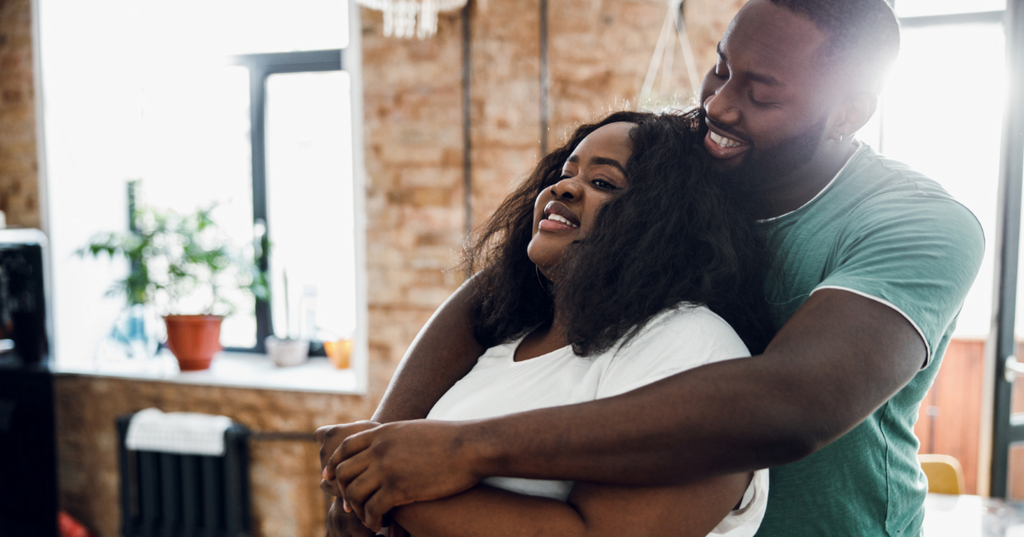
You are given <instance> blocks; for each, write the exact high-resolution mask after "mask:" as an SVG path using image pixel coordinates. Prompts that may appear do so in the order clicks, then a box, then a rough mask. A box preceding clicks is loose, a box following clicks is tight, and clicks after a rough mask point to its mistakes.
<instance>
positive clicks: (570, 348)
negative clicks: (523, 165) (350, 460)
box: [325, 112, 771, 537]
mask: <svg viewBox="0 0 1024 537" xmlns="http://www.w3.org/2000/svg"><path fill="white" fill-rule="evenodd" d="M696 119H697V117H696V113H695V112H689V113H684V114H661V115H658V114H649V113H638V112H618V113H615V114H612V115H610V116H608V117H607V118H605V119H604V120H602V121H600V122H598V123H596V124H593V125H585V126H582V127H580V128H579V129H577V130H576V132H575V133H574V134H573V136H572V137H571V139H570V140H569V141H568V142H567V143H566V144H565V145H564V146H562V147H561V148H559V149H557V150H555V151H553V152H552V153H551V154H549V155H548V156H546V157H545V158H544V159H543V160H542V161H541V162H540V163H539V164H538V166H537V168H536V169H535V170H534V172H533V174H531V175H530V177H529V178H527V180H526V181H525V182H524V183H523V184H522V185H521V186H520V187H519V188H518V189H517V190H516V192H515V193H513V194H512V195H511V196H510V197H509V198H508V199H506V200H505V202H504V203H503V204H502V205H501V207H500V208H499V209H498V211H497V212H496V213H495V215H494V216H493V217H492V219H491V220H490V222H489V223H488V225H487V226H486V227H485V229H484V231H483V233H482V235H481V237H480V239H479V240H478V241H477V243H476V244H475V246H474V247H472V248H470V249H469V252H468V256H467V263H468V266H469V268H470V269H475V268H478V267H484V268H483V269H482V270H481V271H480V272H478V273H477V274H476V276H475V278H476V282H475V284H474V288H475V289H476V295H475V296H474V314H475V323H474V329H475V335H476V337H477V339H478V340H479V341H480V342H481V343H482V344H484V345H485V346H489V347H490V348H489V349H488V350H487V351H486V352H485V353H484V355H483V356H481V357H480V359H479V361H478V363H477V365H476V367H474V368H473V370H472V371H470V372H469V373H468V374H467V375H466V376H465V377H464V378H463V379H462V380H460V381H459V382H458V383H456V384H455V385H454V386H453V387H452V388H451V389H450V390H449V391H448V392H447V393H446V394H445V395H444V396H443V397H442V398H441V400H439V401H438V402H437V404H436V405H435V406H434V408H433V409H432V410H431V412H430V415H429V416H427V417H428V418H430V419H441V420H462V419H479V418H485V417H491V416H495V415H501V414H508V413H512V412H521V411H526V410H532V409H537V408H543V407H549V406H554V405H564V404H572V403H579V402H583V401H590V400H593V399H597V398H602V397H613V396H616V395H619V394H622V393H625V392H627V391H630V390H632V389H635V388H637V387H640V386H643V385H645V384H648V383H651V382H655V381H657V380H660V379H662V378H664V377H667V376H669V375H672V374H674V373H678V372H680V371H683V370H686V369H689V368H692V367H697V366H700V365H703V364H706V363H709V362H712V361H718V360H725V359H730V358H738V357H742V356H749V355H750V352H749V351H755V352H760V351H761V350H762V349H763V347H764V345H765V344H766V342H767V341H768V340H769V338H770V336H771V332H770V324H769V320H768V311H767V303H766V302H765V300H764V298H763V293H762V290H761V289H762V285H763V282H764V278H765V276H766V272H767V269H766V267H767V266H768V257H767V254H766V252H767V250H766V247H765V244H764V242H763V241H762V240H761V239H760V237H759V236H758V231H757V227H756V225H755V223H754V221H753V218H751V217H750V216H749V215H748V214H747V212H746V211H744V210H743V207H742V206H741V203H739V202H738V201H737V199H735V197H734V196H730V195H729V193H728V191H727V188H725V187H724V185H723V184H722V179H721V178H719V177H716V176H714V175H713V174H712V173H711V172H710V170H709V169H708V168H707V160H706V159H707V158H706V155H705V154H704V153H703V152H702V151H700V150H699V149H698V146H699V144H700V141H701V135H700V132H699V122H698V121H696ZM730 325H731V327H730ZM744 344H745V345H744ZM638 419H642V416H638ZM357 456H358V455H357ZM339 461H340V456H339V455H337V454H336V455H335V456H333V457H332V459H331V461H330V462H329V463H328V464H327V469H326V470H325V477H328V478H331V477H333V476H334V470H335V466H336V465H337V463H338V462H339ZM337 472H338V475H339V476H340V477H342V479H343V480H344V479H347V480H348V481H346V482H350V481H351V477H354V476H349V475H347V474H346V472H347V470H346V468H345V465H344V464H343V465H341V466H338V467H337ZM767 485H768V484H767V471H759V472H756V473H755V474H749V473H744V474H736V475H728V476H722V477H718V478H714V479H709V480H705V481H701V482H697V483H688V484H685V485H679V486H671V487H651V488H638V487H633V488H631V487H616V486H608V485H600V484H593V483H572V482H555V481H540V480H529V479H514V478H490V479H486V480H484V482H483V484H482V485H481V486H478V487H476V488H474V489H471V490H469V491H466V492H464V493H462V494H459V495H456V496H453V497H450V498H446V499H443V500H438V501H432V502H424V503H414V504H410V505H406V506H402V507H399V508H397V509H395V510H394V511H393V517H394V520H395V521H397V522H398V523H399V524H401V525H402V526H403V527H405V528H406V529H408V530H409V531H410V532H411V533H412V534H413V535H416V536H418V537H427V536H431V535H439V536H455V535H503V534H509V535H534V534H539V535H544V534H547V535H648V534H650V535H685V536H703V535H709V534H714V535H729V536H732V537H739V536H749V535H753V534H754V532H755V531H756V529H757V526H758V524H759V523H760V520H761V517H762V516H763V513H764V507H765V504H766V501H767ZM357 529H358V528H357ZM350 534H352V535H360V534H361V533H359V532H358V531H354V530H353V531H351V532H350Z"/></svg>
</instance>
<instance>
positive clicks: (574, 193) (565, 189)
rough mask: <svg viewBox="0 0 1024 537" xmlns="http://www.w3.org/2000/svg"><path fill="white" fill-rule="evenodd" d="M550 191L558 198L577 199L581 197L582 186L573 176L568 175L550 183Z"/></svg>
mask: <svg viewBox="0 0 1024 537" xmlns="http://www.w3.org/2000/svg"><path fill="white" fill-rule="evenodd" d="M551 193H552V194H554V196H555V197H556V198H559V199H563V200H579V199H581V198H582V197H583V188H582V187H581V186H580V184H579V181H577V180H576V178H575V177H570V178H566V179H562V180H561V181H559V182H557V183H555V184H553V185H551Z"/></svg>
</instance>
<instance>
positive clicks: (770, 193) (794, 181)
mask: <svg viewBox="0 0 1024 537" xmlns="http://www.w3.org/2000/svg"><path fill="white" fill-rule="evenodd" d="M856 150H857V143H856V142H854V141H853V140H852V139H851V140H845V141H843V142H839V143H835V142H825V144H824V145H822V147H820V148H819V149H818V151H817V153H815V155H814V158H812V159H811V160H810V161H809V162H807V164H804V165H803V166H801V167H800V168H798V169H796V170H794V171H793V173H791V174H789V175H787V176H785V177H780V178H778V179H777V180H775V181H772V182H771V184H770V185H767V187H766V188H765V189H764V191H762V192H758V193H757V195H758V196H759V197H760V198H761V199H763V200H764V203H763V205H762V210H761V215H760V216H761V218H764V219H767V218H775V217H778V216H782V215H784V214H787V213H790V212H793V211H795V210H797V209H799V208H800V207H803V206H804V205H805V204H806V203H807V202H809V201H811V200H812V199H814V197H815V196H817V195H818V194H819V193H821V191H822V190H824V189H825V187H826V186H828V184H829V183H830V182H832V179H834V178H835V176H836V174H838V173H839V170H841V169H842V168H843V166H845V165H846V162H847V161H849V160H850V157H851V156H853V153H854V152H855V151H856Z"/></svg>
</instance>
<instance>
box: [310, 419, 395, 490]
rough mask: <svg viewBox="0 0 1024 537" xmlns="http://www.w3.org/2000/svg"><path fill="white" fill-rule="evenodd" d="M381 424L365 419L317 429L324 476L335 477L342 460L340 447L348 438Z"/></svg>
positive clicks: (315, 436)
mask: <svg viewBox="0 0 1024 537" xmlns="http://www.w3.org/2000/svg"><path fill="white" fill-rule="evenodd" d="M379 425H380V424H379V423H377V422H373V421H365V420H364V421H357V422H355V423H344V424H341V425H328V426H327V427H321V428H319V429H317V430H316V433H314V439H317V436H318V435H319V438H320V440H319V442H320V469H321V471H322V472H323V478H324V479H326V480H328V481H330V480H331V479H334V467H335V466H337V465H338V463H340V462H341V460H342V454H341V452H340V447H341V445H342V444H343V443H344V442H345V441H346V440H347V439H348V438H350V437H351V436H352V435H356V434H359V433H361V432H363V431H366V430H370V429H373V428H375V427H377V426H379ZM321 431H322V432H321Z"/></svg>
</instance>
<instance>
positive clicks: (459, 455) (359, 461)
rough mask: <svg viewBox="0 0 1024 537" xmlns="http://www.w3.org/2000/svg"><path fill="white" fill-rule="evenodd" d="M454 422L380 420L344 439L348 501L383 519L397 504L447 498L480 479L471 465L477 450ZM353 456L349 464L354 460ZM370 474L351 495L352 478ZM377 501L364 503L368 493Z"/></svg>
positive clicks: (341, 469)
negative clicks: (383, 421) (373, 426)
mask: <svg viewBox="0 0 1024 537" xmlns="http://www.w3.org/2000/svg"><path fill="white" fill-rule="evenodd" d="M459 427H460V426H459V425H458V424H457V423H454V422H441V421H431V420H416V421H402V422H395V423H389V424H385V425H381V426H380V427H377V428H375V429H373V430H371V431H366V432H363V433H359V434H357V435H353V436H351V437H349V438H348V439H346V440H345V442H344V443H343V444H342V446H341V448H340V449H339V451H342V452H344V453H345V455H344V457H350V458H348V459H346V458H344V457H341V459H342V462H341V463H340V464H339V465H338V466H337V467H336V471H337V472H341V473H342V479H339V482H341V488H342V489H343V490H344V496H345V499H346V500H347V501H348V505H349V506H350V507H351V508H353V509H355V510H356V512H358V513H360V518H361V519H362V520H363V521H364V522H365V521H368V520H379V519H380V517H381V516H383V515H384V514H385V513H387V512H388V511H390V510H391V508H392V507H395V506H397V505H404V504H407V503H412V502H415V501H427V500H434V499H437V498H444V497H447V496H451V495H453V494H457V493H459V492H462V491H464V490H466V489H468V488H470V487H472V486H473V485H475V484H476V482H477V478H476V476H475V474H474V472H473V470H472V468H473V465H472V461H473V460H474V453H475V452H474V451H473V450H472V448H471V447H469V445H468V443H467V441H466V440H465V438H464V437H462V436H460V434H459V433H460V430H461V429H460V428H459ZM350 461H351V463H350ZM357 477H358V478H359V479H363V478H365V479H366V482H365V483H364V484H363V485H362V486H361V487H360V489H359V494H352V495H350V494H349V491H348V490H347V488H348V485H346V484H345V483H349V482H351V481H352V480H354V479H356V478H357ZM371 495H373V496H375V500H374V503H373V504H372V506H370V507H369V508H365V507H364V505H363V503H364V502H365V501H368V499H369V498H370V496H371Z"/></svg>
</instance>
